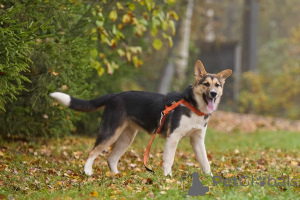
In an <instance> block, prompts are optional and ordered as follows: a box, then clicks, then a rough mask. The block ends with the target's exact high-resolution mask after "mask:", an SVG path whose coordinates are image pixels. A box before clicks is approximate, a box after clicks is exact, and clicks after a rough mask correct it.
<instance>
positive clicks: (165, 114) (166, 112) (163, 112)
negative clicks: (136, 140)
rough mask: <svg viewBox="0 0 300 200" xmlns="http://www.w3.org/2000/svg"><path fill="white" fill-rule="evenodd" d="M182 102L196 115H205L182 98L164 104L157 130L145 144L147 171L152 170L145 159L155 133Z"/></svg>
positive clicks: (145, 156)
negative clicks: (168, 104)
mask: <svg viewBox="0 0 300 200" xmlns="http://www.w3.org/2000/svg"><path fill="white" fill-rule="evenodd" d="M182 103H183V104H184V105H185V106H186V107H188V108H189V109H190V110H192V111H193V112H194V113H196V114H197V115H198V116H204V115H207V114H205V113H203V112H201V111H199V110H198V109H196V108H195V107H194V106H192V105H191V104H190V103H189V102H187V101H185V100H184V99H181V100H180V101H177V102H173V103H172V105H171V106H167V105H165V108H166V109H165V110H164V111H162V112H161V117H160V121H159V124H158V128H157V131H156V132H155V133H154V134H153V135H152V137H151V139H150V141H149V143H148V146H147V149H146V151H145V154H144V167H145V168H146V170H147V171H150V172H153V173H154V171H153V170H151V169H149V168H148V167H147V159H148V156H149V153H150V149H151V145H152V142H153V140H154V138H155V136H156V133H158V134H159V133H160V131H161V128H162V127H163V125H164V122H165V119H166V117H167V115H168V114H169V113H170V112H171V111H172V110H174V109H175V108H177V107H178V106H179V105H180V104H182Z"/></svg>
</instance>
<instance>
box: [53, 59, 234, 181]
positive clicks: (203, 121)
mask: <svg viewBox="0 0 300 200" xmlns="http://www.w3.org/2000/svg"><path fill="white" fill-rule="evenodd" d="M194 70H195V82H194V84H191V85H189V86H188V87H187V88H186V89H185V90H184V91H183V92H171V93H168V94H166V95H164V94H159V93H151V92H143V91H127V92H121V93H118V94H107V95H103V96H101V97H98V98H96V99H93V100H82V99H77V98H74V97H71V96H70V95H68V94H65V93H61V92H54V93H51V94H50V96H51V97H53V98H54V99H56V100H57V101H59V102H60V103H61V104H63V105H64V106H67V107H69V108H71V109H73V110H76V111H83V112H92V111H97V110H98V109H100V108H101V107H102V106H105V108H104V112H103V117H102V121H101V123H100V129H99V133H98V136H97V139H96V142H95V146H94V148H93V149H92V150H91V151H90V152H89V154H88V159H87V161H86V163H85V166H84V172H85V174H86V175H92V173H93V170H92V165H93V162H94V160H95V159H96V157H97V156H98V155H99V154H100V153H101V152H102V151H103V150H105V149H106V148H107V147H109V146H112V151H111V153H110V154H109V156H108V158H107V163H108V166H109V168H110V170H111V171H112V172H113V173H118V168H117V165H118V162H119V160H120V157H121V156H122V155H123V154H124V153H125V152H126V150H127V148H128V147H129V146H130V145H131V144H132V142H133V140H134V138H135V136H136V134H137V132H138V130H142V131H145V132H148V133H149V134H154V133H155V131H156V130H157V128H158V126H159V123H160V118H161V112H162V111H163V110H164V109H165V106H166V105H167V106H169V105H172V103H173V102H177V101H179V100H181V99H184V100H185V101H187V102H188V103H190V104H191V105H192V106H194V107H195V108H196V109H197V110H199V111H201V112H203V113H205V114H206V115H205V116H198V115H196V114H195V113H194V112H193V111H192V110H190V109H189V108H188V107H186V106H185V105H183V104H181V105H180V106H178V107H177V108H175V109H174V110H173V111H171V112H170V113H169V114H168V115H167V117H166V119H165V122H164V124H163V126H162V128H161V133H160V135H162V136H163V137H165V138H166V143H165V149H164V154H163V173H164V175H165V176H167V175H170V176H172V171H171V168H172V165H173V162H174V156H175V151H176V148H177V145H178V142H179V140H180V139H181V138H183V137H190V143H191V146H192V148H193V150H194V152H195V155H196V157H197V160H198V162H199V163H200V166H201V168H202V170H203V171H204V172H205V173H206V174H210V175H212V173H211V169H210V164H209V162H208V158H207V154H206V149H205V145H204V139H205V133H206V129H207V123H208V120H209V118H210V115H211V113H212V112H213V111H214V110H216V109H217V106H218V104H219V102H220V99H221V96H222V94H223V88H224V84H225V79H226V78H227V77H229V76H230V75H231V73H232V70H230V69H226V70H223V71H221V72H220V73H218V74H209V73H207V72H206V70H205V68H204V66H203V64H202V62H201V61H199V60H198V61H197V62H196V64H195V67H194Z"/></svg>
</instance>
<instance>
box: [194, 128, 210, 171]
mask: <svg viewBox="0 0 300 200" xmlns="http://www.w3.org/2000/svg"><path fill="white" fill-rule="evenodd" d="M205 131H206V130H205ZM205 131H200V132H199V133H201V134H195V135H193V136H191V138H190V142H191V145H192V147H193V150H194V152H195V154H196V157H197V160H198V162H199V163H200V166H201V168H202V170H203V171H204V172H205V173H206V174H209V175H211V176H213V174H212V173H211V171H210V165H209V162H208V158H207V154H206V149H205V145H204V138H205Z"/></svg>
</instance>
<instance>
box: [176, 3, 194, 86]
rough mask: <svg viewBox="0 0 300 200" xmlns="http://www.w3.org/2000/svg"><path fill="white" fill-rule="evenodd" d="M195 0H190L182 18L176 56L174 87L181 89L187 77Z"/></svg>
mask: <svg viewBox="0 0 300 200" xmlns="http://www.w3.org/2000/svg"><path fill="white" fill-rule="evenodd" d="M193 9H194V0H188V4H187V7H186V14H185V16H184V18H183V19H182V20H181V24H180V27H179V38H178V39H179V43H178V46H177V52H176V54H177V55H176V57H175V60H174V62H175V78H176V81H174V89H175V90H177V91H178V90H180V89H181V87H182V84H183V83H184V82H185V79H186V73H185V72H186V67H187V64H188V57H189V43H190V35H191V20H192V16H193Z"/></svg>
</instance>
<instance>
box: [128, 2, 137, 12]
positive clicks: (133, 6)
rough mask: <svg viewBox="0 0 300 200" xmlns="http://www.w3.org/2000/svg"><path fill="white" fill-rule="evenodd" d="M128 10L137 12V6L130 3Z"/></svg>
mask: <svg viewBox="0 0 300 200" xmlns="http://www.w3.org/2000/svg"><path fill="white" fill-rule="evenodd" d="M128 8H129V10H131V11H134V10H135V4H134V3H129V4H128Z"/></svg>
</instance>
